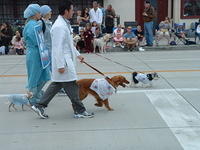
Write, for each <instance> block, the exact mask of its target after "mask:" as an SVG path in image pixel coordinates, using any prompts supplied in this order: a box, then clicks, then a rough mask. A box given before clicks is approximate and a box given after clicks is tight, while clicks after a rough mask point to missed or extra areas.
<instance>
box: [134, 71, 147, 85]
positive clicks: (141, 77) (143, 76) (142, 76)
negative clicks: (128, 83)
mask: <svg viewBox="0 0 200 150" xmlns="http://www.w3.org/2000/svg"><path fill="white" fill-rule="evenodd" d="M135 78H136V80H138V81H139V82H142V83H144V84H147V83H149V82H150V81H149V79H148V77H147V75H146V74H143V73H138V74H137V76H135Z"/></svg>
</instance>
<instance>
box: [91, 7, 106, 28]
mask: <svg viewBox="0 0 200 150" xmlns="http://www.w3.org/2000/svg"><path fill="white" fill-rule="evenodd" d="M89 15H90V22H91V23H92V22H94V21H96V22H97V24H100V25H101V24H102V21H103V13H102V10H101V9H100V8H97V10H96V11H94V8H92V9H91V10H90V12H89Z"/></svg>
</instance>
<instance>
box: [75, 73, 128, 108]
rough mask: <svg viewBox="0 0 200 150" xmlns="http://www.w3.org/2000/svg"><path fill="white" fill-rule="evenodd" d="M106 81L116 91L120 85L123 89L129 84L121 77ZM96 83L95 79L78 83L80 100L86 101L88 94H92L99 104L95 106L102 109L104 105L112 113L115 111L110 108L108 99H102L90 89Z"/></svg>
mask: <svg viewBox="0 0 200 150" xmlns="http://www.w3.org/2000/svg"><path fill="white" fill-rule="evenodd" d="M105 80H107V82H108V83H109V84H110V85H112V87H113V88H115V89H116V88H117V87H118V86H119V85H120V86H122V87H126V85H125V84H129V81H128V80H127V79H126V78H125V77H124V76H121V75H118V76H114V77H112V78H105ZM94 81H95V79H81V80H78V81H77V83H78V85H79V96H80V99H81V100H84V99H85V98H86V97H87V96H88V94H91V95H92V96H94V97H95V98H96V101H97V103H95V104H94V105H95V106H97V107H102V106H103V104H104V105H105V107H106V108H107V109H108V110H109V111H112V110H113V109H112V108H111V107H110V106H109V102H108V98H106V99H102V98H101V97H100V96H99V95H98V94H97V93H96V92H95V91H94V90H92V89H91V88H90V87H91V85H92V84H93V82H94Z"/></svg>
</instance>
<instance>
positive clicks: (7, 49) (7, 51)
mask: <svg viewBox="0 0 200 150" xmlns="http://www.w3.org/2000/svg"><path fill="white" fill-rule="evenodd" d="M8 53H9V46H5V54H6V55H8Z"/></svg>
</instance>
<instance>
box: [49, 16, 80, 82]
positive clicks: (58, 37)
mask: <svg viewBox="0 0 200 150" xmlns="http://www.w3.org/2000/svg"><path fill="white" fill-rule="evenodd" d="M51 39H52V81H54V82H69V81H74V80H77V73H76V69H75V64H76V57H77V56H79V55H80V53H79V52H78V51H77V50H76V48H75V47H74V44H73V35H72V29H71V26H70V24H68V23H67V20H65V19H64V18H63V17H62V16H60V15H59V16H58V18H57V19H56V21H55V23H54V24H53V26H52V28H51ZM59 68H65V72H64V73H62V74H61V73H59V72H58V69H59Z"/></svg>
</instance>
